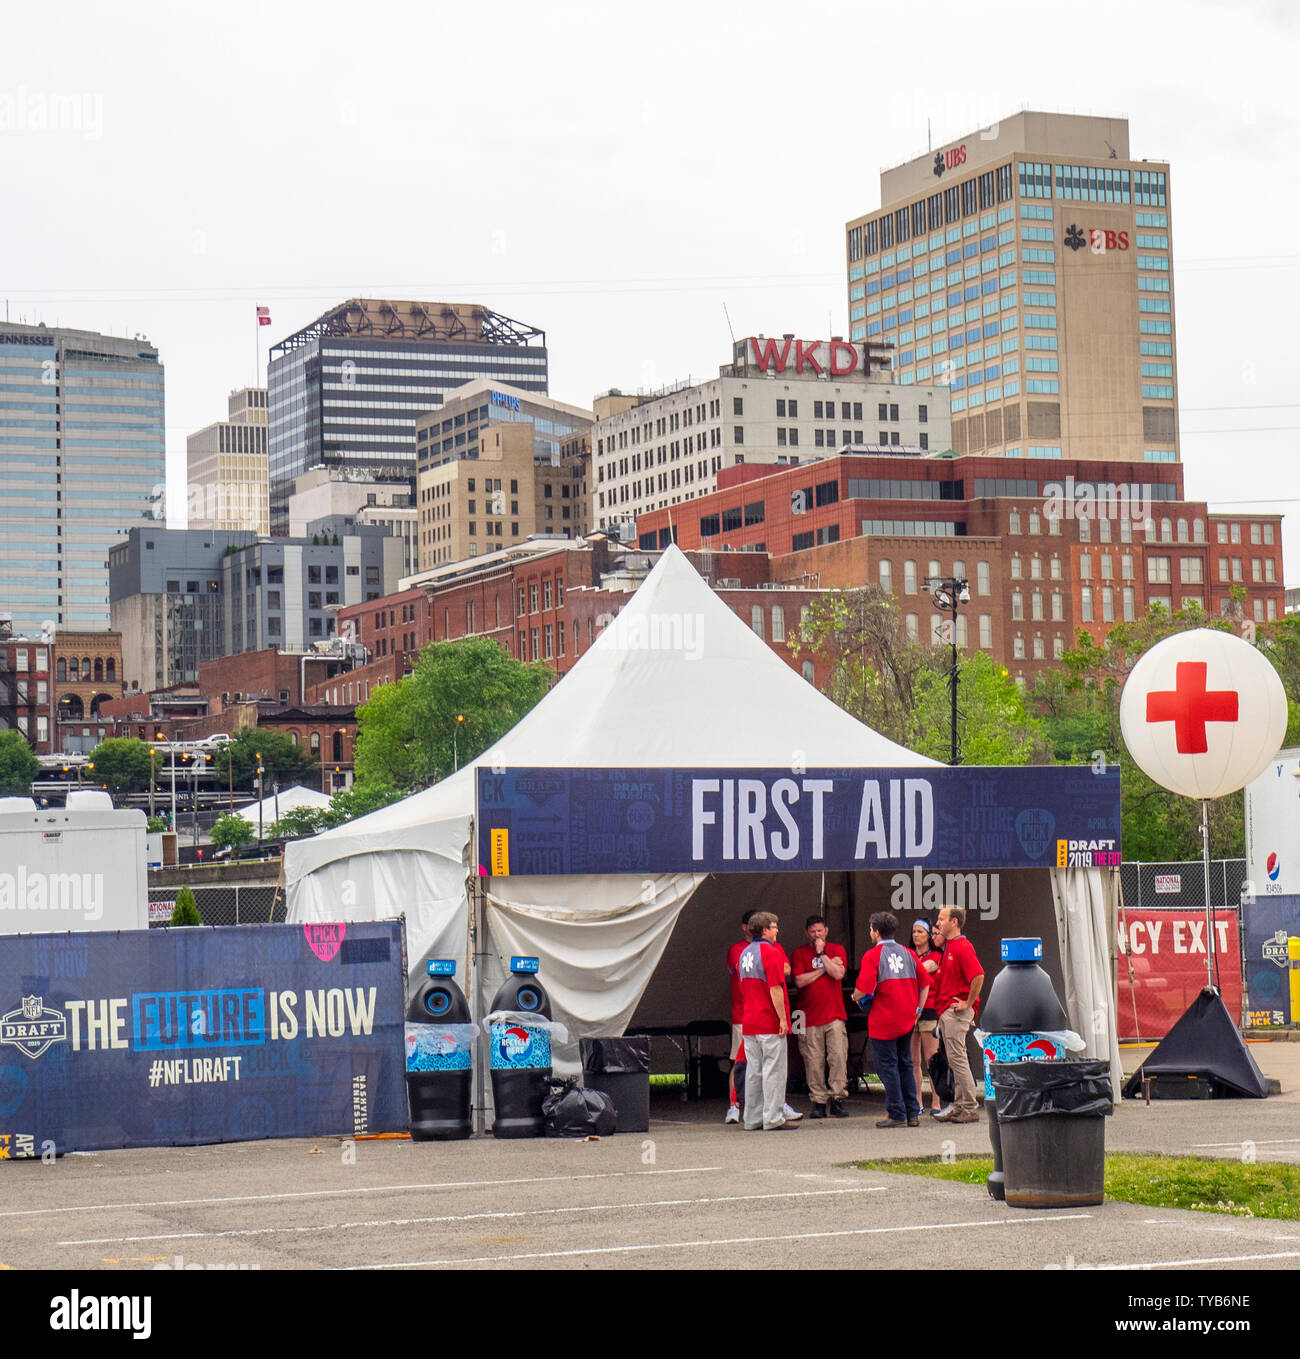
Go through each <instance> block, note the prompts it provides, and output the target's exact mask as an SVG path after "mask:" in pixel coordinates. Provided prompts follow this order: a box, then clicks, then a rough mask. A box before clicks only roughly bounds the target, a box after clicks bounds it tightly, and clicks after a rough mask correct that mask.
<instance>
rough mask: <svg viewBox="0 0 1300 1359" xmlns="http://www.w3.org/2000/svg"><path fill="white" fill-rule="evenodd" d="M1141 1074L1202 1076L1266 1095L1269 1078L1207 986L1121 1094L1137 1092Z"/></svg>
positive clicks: (1236, 1089) (1243, 1092)
mask: <svg viewBox="0 0 1300 1359" xmlns="http://www.w3.org/2000/svg"><path fill="white" fill-rule="evenodd" d="M1146 1076H1164V1077H1176V1076H1202V1077H1204V1078H1205V1079H1206V1080H1211V1081H1214V1082H1215V1083H1216V1084H1218V1085H1221V1086H1225V1087H1227V1088H1228V1089H1229V1090H1231V1091H1232V1092H1234V1093H1235V1094H1238V1095H1241V1096H1244V1097H1245V1098H1247V1099H1264V1098H1265V1097H1266V1096H1267V1095H1268V1081H1267V1080H1266V1079H1265V1078H1264V1076H1263V1075H1262V1073H1261V1072H1260V1069H1259V1067H1258V1066H1256V1065H1255V1059H1254V1058H1253V1057H1252V1056H1251V1055H1250V1049H1249V1048H1247V1047H1246V1043H1245V1040H1244V1039H1243V1038H1242V1036H1241V1033H1240V1031H1239V1030H1238V1028H1237V1026H1236V1024H1234V1023H1233V1021H1232V1016H1231V1015H1229V1014H1228V1011H1227V1008H1226V1007H1225V1006H1224V1004H1223V998H1222V997H1221V996H1220V995H1219V993H1218V992H1217V991H1215V990H1214V989H1212V988H1211V987H1208V986H1207V987H1206V988H1205V989H1204V990H1203V991H1202V992H1201V993H1200V995H1198V996H1197V997H1196V999H1195V1000H1194V1001H1192V1003H1191V1004H1190V1005H1189V1006H1188V1007H1187V1009H1186V1010H1185V1011H1184V1012H1183V1014H1182V1016H1181V1018H1180V1019H1179V1020H1178V1022H1177V1023H1176V1024H1175V1025H1174V1027H1173V1028H1172V1029H1170V1030H1169V1032H1168V1033H1167V1034H1165V1036H1164V1037H1163V1038H1162V1039H1161V1040H1160V1042H1159V1043H1158V1044H1157V1045H1156V1047H1155V1050H1154V1051H1153V1052H1152V1053H1151V1055H1150V1056H1149V1057H1148V1058H1147V1059H1146V1061H1145V1062H1143V1063H1142V1065H1141V1066H1140V1067H1138V1069H1137V1070H1136V1071H1135V1072H1134V1073H1133V1074H1132V1075H1131V1076H1130V1077H1129V1078H1128V1080H1127V1081H1126V1082H1125V1085H1124V1096H1125V1098H1126V1099H1133V1098H1135V1097H1136V1096H1138V1095H1140V1094H1141V1093H1142V1080H1143V1077H1146Z"/></svg>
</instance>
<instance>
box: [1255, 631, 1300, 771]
mask: <svg viewBox="0 0 1300 1359" xmlns="http://www.w3.org/2000/svg"><path fill="white" fill-rule="evenodd" d="M1256 644H1257V645H1258V647H1259V649H1260V651H1262V652H1263V653H1264V655H1265V656H1267V657H1268V658H1269V660H1270V661H1272V663H1273V669H1274V670H1276V671H1277V673H1278V678H1279V679H1280V680H1281V681H1282V688H1283V689H1284V690H1285V691H1286V706H1287V724H1286V738H1285V739H1284V740H1283V742H1282V744H1283V745H1285V746H1294V745H1300V614H1291V615H1290V616H1289V617H1286V618H1282V619H1279V620H1278V621H1277V622H1276V623H1264V624H1262V625H1261V626H1260V627H1259V628H1257V629H1256Z"/></svg>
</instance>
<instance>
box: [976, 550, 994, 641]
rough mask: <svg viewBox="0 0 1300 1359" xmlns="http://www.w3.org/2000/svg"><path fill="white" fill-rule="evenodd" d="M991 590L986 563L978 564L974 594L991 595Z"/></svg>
mask: <svg viewBox="0 0 1300 1359" xmlns="http://www.w3.org/2000/svg"><path fill="white" fill-rule="evenodd" d="M991 590H992V587H991V585H990V582H989V564H988V562H980V563H979V564H978V565H977V566H976V567H975V593H976V594H979V595H987V594H989V593H991ZM980 645H981V646H983V645H984V643H983V642H981V643H980Z"/></svg>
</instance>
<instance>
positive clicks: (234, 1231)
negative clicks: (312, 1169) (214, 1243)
mask: <svg viewBox="0 0 1300 1359" xmlns="http://www.w3.org/2000/svg"><path fill="white" fill-rule="evenodd" d="M884 1192H885V1186H884V1185H883V1184H879V1185H859V1186H857V1187H855V1188H853V1189H802V1190H795V1191H792V1192H790V1193H783V1194H727V1195H724V1196H721V1197H717V1198H704V1199H649V1200H646V1201H645V1202H642V1203H586V1204H576V1205H569V1206H567V1207H564V1208H521V1209H518V1210H516V1211H514V1212H496V1213H459V1214H456V1215H454V1216H453V1215H449V1216H445V1217H392V1218H376V1219H373V1220H371V1221H368V1222H326V1223H322V1224H315V1225H311V1226H303V1227H237V1228H231V1229H230V1230H228V1231H220V1232H165V1233H159V1234H157V1235H154V1236H92V1237H86V1238H84V1239H83V1240H80V1241H56V1242H55V1243H54V1244H55V1245H57V1246H105V1245H128V1244H132V1243H135V1242H140V1241H189V1240H193V1239H195V1238H203V1239H207V1238H209V1237H218V1236H268V1235H280V1234H294V1233H302V1232H333V1231H344V1230H351V1229H353V1228H355V1227H411V1226H416V1225H418V1224H420V1223H430V1222H480V1221H483V1220H484V1219H488V1218H521V1217H547V1216H550V1215H554V1214H559V1213H604V1212H626V1211H628V1210H629V1209H633V1208H683V1207H695V1206H697V1205H702V1204H710V1203H753V1202H756V1201H758V1200H763V1199H811V1198H821V1197H823V1196H825V1195H828V1194H883V1193H884Z"/></svg>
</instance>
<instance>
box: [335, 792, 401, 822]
mask: <svg viewBox="0 0 1300 1359" xmlns="http://www.w3.org/2000/svg"><path fill="white" fill-rule="evenodd" d="M403 796H404V795H403V793H402V791H401V790H400V789H398V788H394V787H393V786H392V785H391V784H387V783H355V784H353V785H352V787H351V788H345V789H343V790H342V791H341V792H338V793H335V794H334V796H333V797H332V798H331V799H330V805H329V806H328V807H327V808H326V809H325V812H324V817H323V820H322V829H329V828H330V827H332V826H341V825H343V824H344V822H346V821H355V820H356V819H357V817H359V816H368V815H369V814H370V813H371V812H376V811H378V810H379V808H380V807H387V806H388V805H389V804H390V803H393V802H398V801H400V800H401V798H402V797H403Z"/></svg>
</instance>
